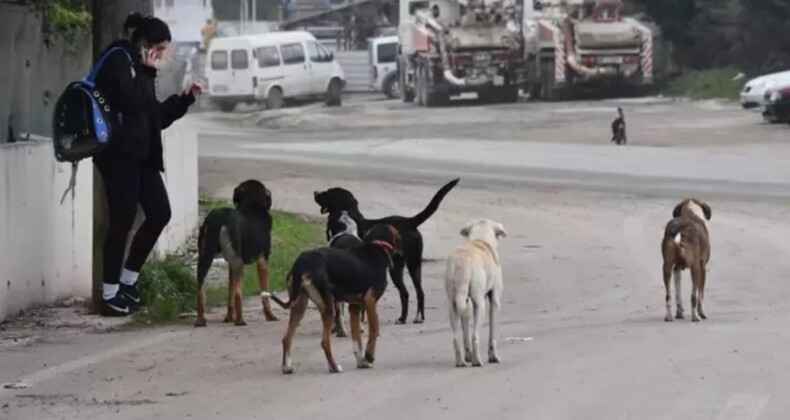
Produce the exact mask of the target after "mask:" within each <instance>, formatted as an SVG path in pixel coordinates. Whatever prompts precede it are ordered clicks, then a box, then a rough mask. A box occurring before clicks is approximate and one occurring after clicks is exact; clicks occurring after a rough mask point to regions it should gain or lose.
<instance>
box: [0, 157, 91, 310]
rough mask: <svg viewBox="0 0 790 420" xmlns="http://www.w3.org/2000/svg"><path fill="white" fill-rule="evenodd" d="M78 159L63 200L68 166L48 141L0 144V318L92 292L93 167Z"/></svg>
mask: <svg viewBox="0 0 790 420" xmlns="http://www.w3.org/2000/svg"><path fill="white" fill-rule="evenodd" d="M81 166H82V167H81V168H80V170H79V172H78V177H77V188H76V193H75V195H74V198H73V199H72V197H71V195H69V196H68V197H67V198H66V200H65V201H64V202H63V204H62V205H61V204H60V197H61V196H62V195H63V191H64V190H65V189H66V187H67V186H68V183H69V178H70V176H71V166H70V165H67V164H66V165H64V164H58V163H56V161H55V159H54V158H53V152H52V144H51V143H50V142H48V141H28V142H23V143H16V144H0V232H2V234H0V321H1V320H3V319H4V318H5V317H6V316H8V315H9V314H12V313H14V312H17V311H19V310H21V309H25V308H28V307H30V306H34V305H38V304H41V303H48V302H57V301H59V300H61V299H63V298H66V297H69V296H74V295H77V296H88V295H89V294H90V287H91V284H90V282H91V280H90V279H91V249H92V246H93V234H92V232H93V199H92V196H93V189H92V187H91V184H92V180H93V171H92V168H91V165H90V163H88V164H83V165H81Z"/></svg>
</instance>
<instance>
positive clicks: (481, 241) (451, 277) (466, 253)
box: [444, 219, 507, 367]
mask: <svg viewBox="0 0 790 420" xmlns="http://www.w3.org/2000/svg"><path fill="white" fill-rule="evenodd" d="M461 236H463V237H465V238H466V239H467V241H466V243H464V244H462V245H460V246H458V247H457V248H456V249H455V251H453V253H452V254H450V256H449V257H448V258H447V270H446V272H445V277H444V280H445V283H444V284H445V288H446V289H447V299H448V307H449V309H450V326H451V327H452V329H453V345H454V347H455V365H456V366H457V367H467V366H469V364H470V363H471V364H472V365H474V366H483V360H482V358H481V357H480V326H481V324H482V323H483V312H484V311H485V306H486V305H485V299H486V298H488V301H489V304H490V308H489V324H490V325H489V338H488V361H489V362H490V363H499V361H500V359H499V353H498V352H497V343H496V336H497V327H498V324H499V321H498V317H499V310H500V307H501V304H502V291H503V284H502V266H501V265H500V261H499V253H498V252H497V243H498V241H499V239H500V238H504V237H505V236H507V232H506V231H505V228H504V226H502V224H501V223H498V222H494V221H492V220H486V219H480V220H475V221H473V222H471V223H469V224H468V225H467V226H466V227H464V228H463V229H461ZM470 315H471V318H472V319H471V321H472V325H471V329H472V331H471V337H470V331H469V329H470V325H469V321H470V319H469V318H470ZM459 323H460V324H461V328H462V329H463V341H462V337H461V335H460V331H459Z"/></svg>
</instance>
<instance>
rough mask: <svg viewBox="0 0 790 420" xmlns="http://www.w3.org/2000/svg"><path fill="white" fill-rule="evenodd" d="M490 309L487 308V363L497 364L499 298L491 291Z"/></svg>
mask: <svg viewBox="0 0 790 420" xmlns="http://www.w3.org/2000/svg"><path fill="white" fill-rule="evenodd" d="M489 296H490V301H491V302H490V306H491V307H490V308H488V362H489V363H499V361H500V359H499V352H498V351H497V345H496V344H497V343H496V337H497V327H498V326H499V308H500V306H501V304H500V297H499V296H496V295H495V294H494V291H491V292H490V294H489Z"/></svg>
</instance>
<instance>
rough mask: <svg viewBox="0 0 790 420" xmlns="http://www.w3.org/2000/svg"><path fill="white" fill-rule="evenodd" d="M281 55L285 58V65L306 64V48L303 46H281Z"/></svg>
mask: <svg viewBox="0 0 790 420" xmlns="http://www.w3.org/2000/svg"><path fill="white" fill-rule="evenodd" d="M280 54H282V56H283V64H301V63H304V48H302V44H285V45H282V46H280Z"/></svg>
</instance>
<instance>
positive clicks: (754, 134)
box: [0, 101, 790, 420]
mask: <svg viewBox="0 0 790 420" xmlns="http://www.w3.org/2000/svg"><path fill="white" fill-rule="evenodd" d="M467 105H468V104H467ZM617 105H621V106H624V108H625V110H626V116H627V120H628V123H629V135H630V136H629V137H630V138H631V144H630V145H629V146H627V147H615V146H612V145H610V144H608V132H607V130H608V124H609V122H610V121H611V118H612V115H613V112H614V111H613V110H614V107H616V106H617ZM192 123H193V124H195V125H196V126H197V127H199V129H200V130H201V132H202V133H203V134H202V137H201V144H200V148H201V155H202V156H203V158H202V159H201V171H200V174H201V189H202V190H203V192H204V193H206V194H213V195H224V196H227V195H229V192H230V190H231V189H232V188H233V186H234V185H235V184H236V183H237V182H239V181H240V180H242V179H245V178H249V177H255V178H260V179H262V180H263V181H264V182H266V184H267V185H268V186H269V187H270V188H271V189H272V190H273V194H274V202H275V207H277V208H279V209H283V210H289V211H300V212H305V213H309V214H314V215H318V208H317V206H316V205H315V204H314V203H312V191H313V190H316V189H324V188H327V187H330V186H339V185H342V186H344V187H346V188H348V189H350V190H352V191H353V192H354V193H355V194H356V196H357V198H358V199H359V201H360V206H361V209H362V210H363V212H364V213H365V214H366V215H368V216H370V217H375V216H383V215H387V214H394V213H397V214H405V215H408V214H413V213H416V212H417V211H419V210H420V209H421V208H422V207H423V206H424V205H425V204H426V203H427V202H428V200H429V199H430V197H431V195H432V194H433V193H434V192H435V190H436V189H438V188H439V187H440V186H441V184H443V183H444V182H446V181H447V180H449V179H451V178H454V177H457V176H460V177H461V183H460V184H459V185H458V187H457V188H456V189H455V190H454V191H452V192H451V193H450V194H449V195H448V196H447V198H446V199H445V201H444V202H443V204H442V206H441V208H440V209H439V211H438V212H437V213H436V215H435V216H434V217H432V218H431V219H430V220H429V221H428V222H426V223H425V224H424V225H423V226H422V227H421V231H422V232H423V234H424V236H425V239H426V255H425V257H426V259H427V261H426V263H425V266H424V283H425V288H426V294H427V307H428V310H427V314H426V315H427V321H426V323H425V324H422V325H415V324H409V325H402V326H401V325H395V324H394V323H393V321H394V319H395V318H396V317H397V315H396V314H397V312H398V311H399V305H398V302H397V296H396V293H393V290H394V288H390V290H389V291H388V292H387V294H386V295H385V297H384V300H383V302H382V307H383V314H384V315H383V322H384V325H383V327H382V334H381V338H380V341H379V351H378V355H377V362H376V366H375V368H374V369H372V370H357V369H356V368H354V365H353V363H352V361H353V356H352V354H351V345H350V343H349V342H348V340H347V339H338V340H336V341H335V346H334V349H335V354H336V356H338V357H339V358H340V363H341V365H343V367H344V368H345V372H344V373H342V374H340V375H331V374H329V373H328V372H327V369H326V363H325V361H324V357H323V352H322V350H321V348H320V345H319V340H320V337H319V322H318V320H317V318H316V316H315V315H316V314H315V313H314V312H313V313H311V314H310V316H308V318H307V319H306V320H305V321H304V322H303V324H302V328H301V329H300V332H299V334H298V335H297V338H296V340H295V351H294V355H293V356H294V362H295V364H296V369H297V373H296V374H295V375H292V376H283V375H282V374H281V373H280V370H279V363H280V357H281V350H280V338H281V337H282V333H283V332H284V330H285V326H286V323H285V321H279V322H273V323H265V322H263V320H262V317H261V316H260V314H259V313H258V312H259V306H258V305H259V304H257V303H255V302H249V304H248V305H247V310H248V311H249V319H248V321H251V322H250V325H249V326H248V327H246V328H235V327H231V326H228V325H224V324H222V323H219V320H220V319H221V316H222V314H221V312H222V311H220V310H215V311H214V313H213V314H212V316H211V317H210V321H214V322H211V323H210V325H209V327H208V328H206V329H201V330H194V329H192V328H190V327H186V326H185V327H181V326H175V327H168V328H159V329H146V330H142V331H123V332H113V333H110V334H87V335H80V336H73V337H68V338H63V339H61V340H49V341H44V342H42V343H39V344H35V345H32V346H27V347H18V348H13V349H11V350H7V351H3V352H0V383H7V382H14V381H21V382H23V383H26V384H28V385H29V386H30V387H29V388H26V389H22V390H0V418H3V419H5V418H6V417H7V418H9V419H27V418H69V419H71V418H111V419H144V418H145V419H150V418H166V419H175V418H196V419H203V418H205V419H213V418H240V419H248V418H250V419H251V418H271V417H273V416H274V417H279V418H285V419H313V418H319V417H320V418H323V419H363V418H378V419H399V420H402V419H404V418H417V419H478V418H481V417H485V418H497V419H679V418H684V419H712V420H730V419H784V418H786V417H787V416H786V413H788V412H790V401H788V400H787V399H786V398H785V396H786V395H787V394H788V393H789V392H790V375H788V373H787V372H788V371H790V356H788V355H787V353H785V352H784V349H786V348H790V332H788V329H787V327H786V326H787V325H788V321H790V305H789V304H788V302H790V300H788V297H790V286H788V284H787V283H786V281H785V280H786V279H787V278H788V276H790V259H789V258H788V256H790V242H788V240H787V238H788V237H790V224H789V223H788V221H787V216H788V212H787V204H788V202H790V200H789V199H790V197H788V196H790V185H789V184H790V178H789V177H788V176H787V175H788V174H790V169H789V168H790V167H789V166H788V163H790V149H788V147H787V143H786V139H787V138H788V134H790V131H789V130H790V129H788V128H787V127H783V126H770V125H765V124H761V123H760V122H759V116H758V115H755V114H752V113H746V112H743V111H740V110H738V109H736V108H734V107H732V106H730V105H726V104H725V105H722V104H717V103H672V102H666V101H645V102H643V103H635V102H619V103H618V102H615V101H606V102H576V103H571V104H518V105H514V106H500V107H478V106H466V107H461V106H456V107H451V108H447V109H440V110H436V111H430V113H429V112H427V111H425V110H415V109H412V108H408V107H405V106H403V105H402V104H397V103H394V102H357V103H352V104H350V105H348V106H346V107H343V108H339V109H327V108H322V107H318V106H315V107H307V108H306V109H297V110H284V111H281V112H278V113H262V114H260V115H257V114H236V115H232V116H227V115H218V114H210V115H201V116H199V119H193V120H192ZM689 195H694V196H698V197H700V198H702V199H703V200H706V201H707V202H708V203H709V204H710V205H711V207H712V208H713V219H712V221H711V224H710V229H711V238H712V249H713V257H712V263H711V266H710V273H709V277H708V287H707V291H706V295H705V297H706V310H707V314H708V316H709V320H707V321H705V322H702V323H699V324H696V323H692V322H690V320H685V321H675V322H673V323H665V322H664V321H663V315H664V302H663V284H662V282H661V273H660V255H659V242H660V239H661V234H662V230H663V224H665V223H666V221H667V220H668V219H669V217H670V216H671V209H672V207H673V206H674V205H675V204H676V203H677V202H678V201H679V200H680V199H682V198H684V197H686V196H689ZM477 217H488V218H493V219H496V220H498V221H500V222H502V223H503V224H504V225H505V226H506V228H507V229H508V231H509V236H508V237H507V238H505V239H503V240H502V242H501V243H500V255H501V260H502V264H503V267H504V277H505V299H504V307H503V313H502V318H501V319H502V325H501V328H500V330H501V337H500V353H501V356H502V359H503V361H502V363H501V364H498V365H487V366H485V367H483V368H468V369H457V368H455V367H454V356H453V351H452V343H451V333H450V329H449V322H448V317H447V310H446V305H445V299H446V298H445V294H444V290H443V280H442V274H443V269H444V263H443V258H444V257H445V256H446V255H447V253H448V252H449V251H450V250H451V249H452V247H453V246H455V245H456V244H458V243H459V242H460V240H461V237H460V236H459V235H458V231H459V230H460V228H461V227H462V226H463V224H464V223H465V222H466V221H468V220H469V219H472V218H477ZM407 283H408V281H407ZM689 292H690V281H689V279H688V277H687V276H684V283H683V296H684V299H685V302H684V303H685V306H686V307H687V308H688V306H689V304H690V303H689V302H688V300H689V298H688V296H689ZM414 305H415V303H414V301H413V293H412V312H411V313H410V317H413V311H414ZM482 335H483V336H484V337H485V336H487V326H486V327H484V329H483V334H482ZM3 416H6V417H3Z"/></svg>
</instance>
